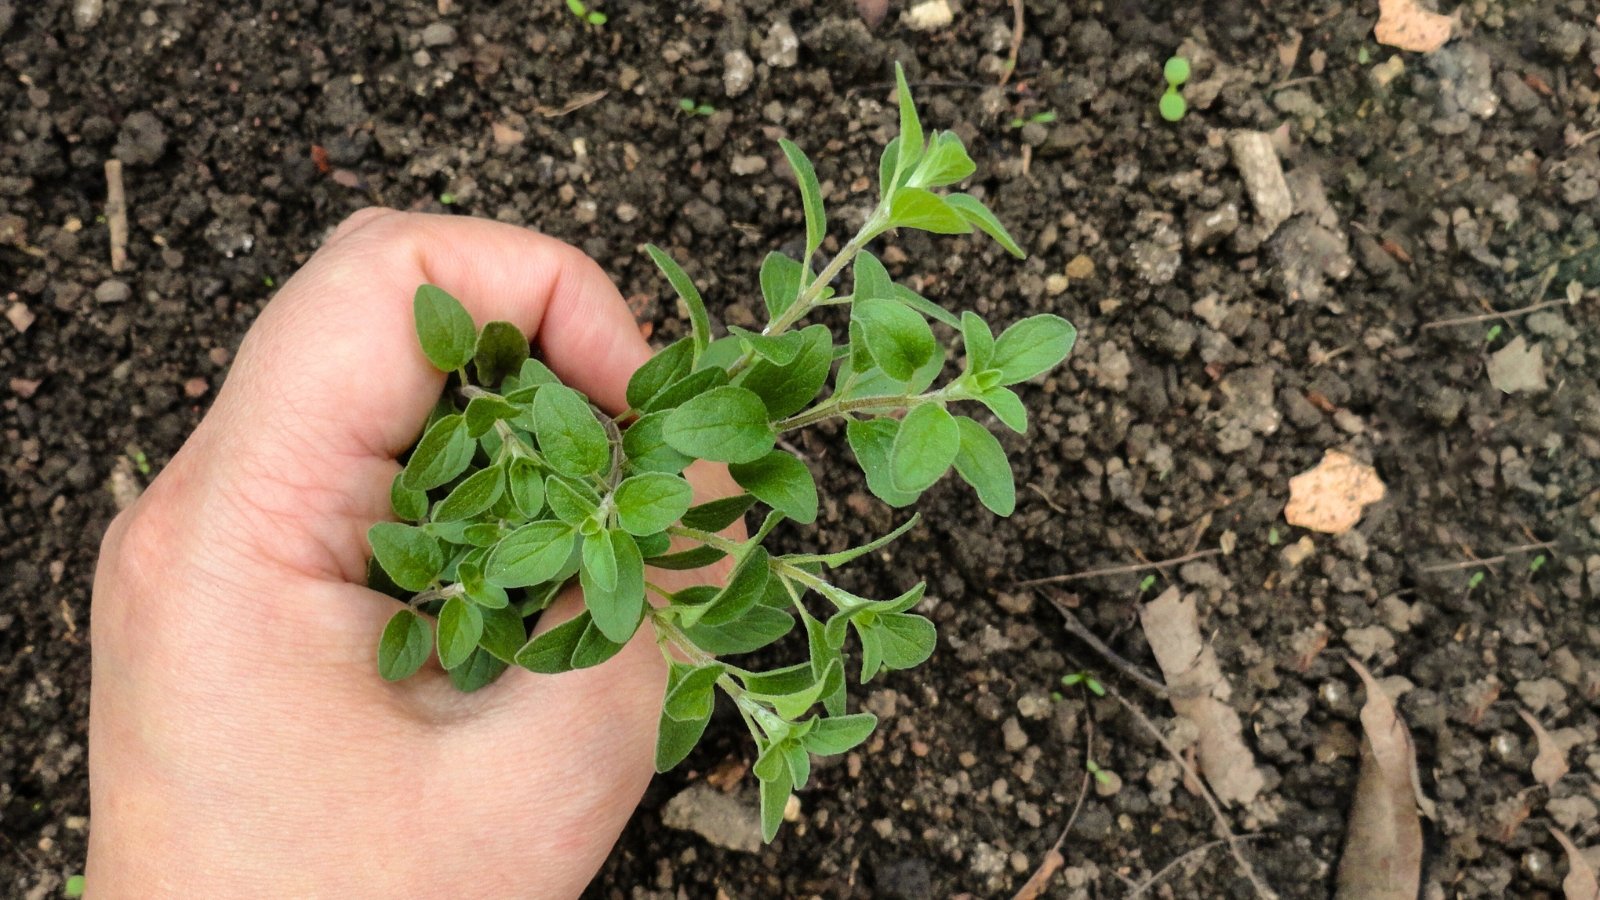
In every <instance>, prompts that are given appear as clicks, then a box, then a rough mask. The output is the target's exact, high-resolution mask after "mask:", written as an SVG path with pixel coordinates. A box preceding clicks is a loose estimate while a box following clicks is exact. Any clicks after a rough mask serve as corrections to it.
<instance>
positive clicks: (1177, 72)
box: [1161, 56, 1189, 122]
mask: <svg viewBox="0 0 1600 900" xmlns="http://www.w3.org/2000/svg"><path fill="white" fill-rule="evenodd" d="M1161 74H1162V75H1164V76H1165V77H1166V79H1167V90H1166V93H1164V94H1162V95H1161V118H1163V119H1166V120H1167V121H1168V122H1178V121H1181V120H1182V119H1183V116H1184V113H1187V112H1188V111H1189V104H1188V103H1187V102H1186V101H1185V100H1184V99H1183V95H1182V94H1180V93H1178V88H1180V87H1182V86H1183V83H1184V82H1185V81H1188V80H1189V60H1187V59H1185V58H1183V57H1181V56H1174V57H1172V58H1171V59H1169V60H1167V64H1166V65H1165V66H1163V67H1162V68H1161Z"/></svg>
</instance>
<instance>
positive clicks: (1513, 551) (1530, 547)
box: [1421, 541, 1556, 572]
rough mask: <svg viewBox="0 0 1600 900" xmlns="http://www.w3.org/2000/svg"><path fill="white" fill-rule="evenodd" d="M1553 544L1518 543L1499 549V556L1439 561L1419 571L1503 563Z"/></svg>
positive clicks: (1452, 569)
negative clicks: (1451, 561)
mask: <svg viewBox="0 0 1600 900" xmlns="http://www.w3.org/2000/svg"><path fill="white" fill-rule="evenodd" d="M1555 545H1556V542H1555V541H1540V542H1539V543H1537V544H1518V545H1517V546H1515V547H1507V548H1506V549H1504V550H1502V551H1500V555H1499V556H1491V557H1488V558H1486V559H1466V560H1462V561H1461V562H1453V563H1439V564H1438V565H1436V566H1423V567H1422V570H1421V571H1423V572H1454V571H1458V570H1460V569H1473V568H1477V567H1478V566H1493V565H1497V564H1499V563H1503V562H1505V561H1506V560H1508V559H1510V558H1511V557H1513V556H1519V555H1521V554H1523V553H1532V552H1533V551H1535V550H1548V549H1549V548H1551V547H1554V546H1555Z"/></svg>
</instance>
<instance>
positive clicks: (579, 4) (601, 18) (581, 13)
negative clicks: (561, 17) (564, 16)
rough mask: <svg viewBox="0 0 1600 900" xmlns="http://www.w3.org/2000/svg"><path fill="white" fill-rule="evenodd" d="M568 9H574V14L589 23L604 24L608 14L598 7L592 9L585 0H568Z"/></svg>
mask: <svg viewBox="0 0 1600 900" xmlns="http://www.w3.org/2000/svg"><path fill="white" fill-rule="evenodd" d="M567 9H570V10H572V14H573V15H575V16H577V17H578V18H580V19H582V20H583V21H584V22H586V23H587V24H590V25H604V24H605V23H606V14H605V13H603V12H601V11H599V10H598V9H590V8H589V7H588V6H586V5H585V4H584V2H583V0H567Z"/></svg>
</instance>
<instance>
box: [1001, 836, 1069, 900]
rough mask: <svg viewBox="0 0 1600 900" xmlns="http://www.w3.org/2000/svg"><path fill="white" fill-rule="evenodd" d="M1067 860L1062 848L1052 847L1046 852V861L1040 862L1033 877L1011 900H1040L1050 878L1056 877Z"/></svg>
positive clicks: (1048, 884)
mask: <svg viewBox="0 0 1600 900" xmlns="http://www.w3.org/2000/svg"><path fill="white" fill-rule="evenodd" d="M1066 861H1067V860H1066V857H1064V856H1062V855H1061V851H1060V850H1057V849H1056V848H1054V847H1051V848H1050V850H1049V852H1047V853H1045V855H1044V861H1043V862H1041V863H1039V868H1037V869H1035V870H1034V872H1033V877H1031V878H1029V879H1028V883H1027V884H1024V885H1023V886H1022V888H1021V889H1020V890H1018V891H1017V892H1016V894H1014V895H1012V897H1011V900H1038V898H1039V897H1040V896H1042V895H1043V894H1044V889H1045V888H1047V887H1049V886H1050V879H1052V878H1054V877H1056V872H1058V871H1060V869H1061V867H1062V866H1063V865H1064V864H1065V863H1066Z"/></svg>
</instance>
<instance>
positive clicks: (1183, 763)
mask: <svg viewBox="0 0 1600 900" xmlns="http://www.w3.org/2000/svg"><path fill="white" fill-rule="evenodd" d="M1101 684H1102V686H1103V687H1105V689H1106V693H1107V694H1108V695H1110V696H1111V697H1113V698H1114V699H1115V700H1116V701H1117V702H1118V703H1121V704H1122V708H1123V709H1126V710H1127V711H1128V712H1129V713H1131V714H1132V715H1133V717H1134V719H1136V720H1138V722H1139V724H1140V725H1143V726H1144V728H1145V730H1146V731H1148V732H1150V734H1151V736H1152V737H1154V738H1155V739H1156V741H1157V742H1158V743H1160V744H1161V747H1162V749H1163V750H1166V751H1167V755H1168V756H1171V757H1172V758H1173V760H1175V761H1176V762H1177V763H1178V765H1179V766H1180V767H1182V769H1183V771H1184V774H1185V775H1188V776H1189V780H1190V781H1191V782H1193V783H1194V784H1196V785H1198V786H1199V787H1200V796H1202V797H1204V798H1205V801H1206V805H1208V806H1210V807H1211V814H1212V816H1214V817H1215V818H1216V823H1217V831H1218V832H1220V833H1221V835H1222V839H1223V840H1224V841H1226V842H1227V844H1228V851H1229V852H1230V853H1232V854H1233V860H1234V862H1236V863H1238V864H1239V871H1240V872H1242V873H1244V876H1245V877H1246V878H1248V879H1250V884H1251V886H1253V887H1254V888H1255V889H1256V895H1257V896H1260V897H1268V898H1273V900H1276V898H1277V896H1278V895H1277V894H1275V893H1273V891H1272V888H1270V887H1267V885H1266V884H1265V883H1264V882H1263V881H1262V880H1261V879H1260V877H1258V876H1257V875H1256V870H1255V869H1254V868H1252V867H1251V865H1250V860H1248V859H1246V858H1245V855H1244V851H1243V850H1240V849H1239V836H1238V835H1236V834H1234V833H1233V828H1232V827H1231V826H1230V825H1229V824H1228V816H1227V814H1226V813H1224V812H1223V811H1222V804H1221V803H1218V802H1217V798H1216V796H1215V795H1213V794H1212V793H1211V787H1210V786H1209V785H1207V784H1206V781H1205V779H1204V778H1201V777H1200V773H1199V772H1196V771H1195V770H1194V766H1191V765H1189V761H1188V760H1187V759H1184V758H1183V754H1182V753H1179V752H1178V749H1177V748H1176V747H1174V746H1172V744H1171V742H1169V741H1168V740H1167V736H1166V735H1164V734H1162V733H1161V729H1159V728H1157V727H1156V725H1155V723H1154V722H1152V721H1150V717H1149V716H1146V715H1145V714H1144V713H1143V712H1141V711H1140V709H1139V707H1137V706H1134V705H1133V704H1132V703H1130V702H1128V698H1126V697H1124V696H1122V694H1121V693H1119V692H1118V691H1117V689H1116V688H1114V687H1112V686H1111V685H1108V684H1105V683H1104V682H1101Z"/></svg>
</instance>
